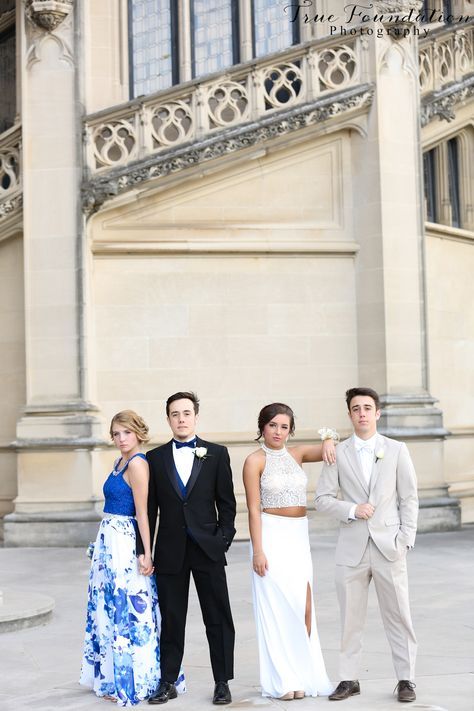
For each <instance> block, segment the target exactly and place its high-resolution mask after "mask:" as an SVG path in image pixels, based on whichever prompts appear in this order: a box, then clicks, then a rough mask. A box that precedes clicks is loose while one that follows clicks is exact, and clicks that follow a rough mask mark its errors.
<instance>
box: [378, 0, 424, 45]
mask: <svg viewBox="0 0 474 711" xmlns="http://www.w3.org/2000/svg"><path fill="white" fill-rule="evenodd" d="M422 7H423V2H422V1H421V0H394V1H393V2H388V0H387V1H386V0H375V1H374V10H375V13H376V14H377V16H379V20H380V22H381V23H382V24H383V25H384V27H387V28H393V30H394V31H393V32H391V33H390V37H391V38H392V39H394V40H399V39H401V38H402V37H405V36H406V33H404V30H408V29H410V28H411V27H412V25H414V24H415V22H416V16H417V14H418V13H419V12H420V10H421V8H422Z"/></svg>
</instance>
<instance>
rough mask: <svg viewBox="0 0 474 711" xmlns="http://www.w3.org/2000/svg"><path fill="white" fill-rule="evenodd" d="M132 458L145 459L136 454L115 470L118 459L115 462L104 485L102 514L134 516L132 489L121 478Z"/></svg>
mask: <svg viewBox="0 0 474 711" xmlns="http://www.w3.org/2000/svg"><path fill="white" fill-rule="evenodd" d="M134 457H141V458H142V459H146V457H145V455H144V454H142V453H141V452H138V453H137V454H134V455H133V457H130V459H129V460H128V461H127V462H125V465H124V466H123V467H122V469H117V466H118V463H119V462H120V458H119V459H117V461H116V462H115V464H114V468H113V470H112V472H111V473H110V474H109V476H108V478H107V480H106V482H105V484H104V496H105V505H104V513H109V514H118V515H119V516H135V501H134V500H133V492H132V488H131V486H129V485H128V484H127V482H126V481H125V479H124V478H123V475H124V472H125V471H126V469H127V467H128V465H129V463H130V462H131V460H132V459H133V458H134Z"/></svg>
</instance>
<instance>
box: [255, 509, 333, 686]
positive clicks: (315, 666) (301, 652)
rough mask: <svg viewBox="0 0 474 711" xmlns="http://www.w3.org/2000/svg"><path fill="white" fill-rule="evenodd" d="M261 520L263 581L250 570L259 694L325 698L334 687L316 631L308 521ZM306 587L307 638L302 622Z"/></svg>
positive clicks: (264, 517)
mask: <svg viewBox="0 0 474 711" xmlns="http://www.w3.org/2000/svg"><path fill="white" fill-rule="evenodd" d="M261 516H262V547H263V551H264V553H265V556H266V558H267V561H268V570H267V571H266V573H265V575H264V576H263V577H260V576H259V575H257V574H256V573H255V572H252V589H253V602H254V611H255V621H256V626H257V640H258V650H259V658H260V684H261V687H262V695H263V696H271V697H274V698H279V697H280V696H283V695H284V694H287V693H288V692H291V691H304V692H305V695H306V696H328V695H329V694H330V693H331V692H332V691H333V689H334V686H333V684H331V682H330V681H329V678H328V676H327V673H326V667H325V664H324V659H323V655H322V652H321V645H320V642H319V637H318V632H317V628H316V617H315V612H314V601H313V564H312V560H311V551H310V546H309V535H308V518H307V517H306V516H304V517H299V518H292V517H287V516H276V515H272V514H266V513H263V512H262V514H261ZM252 552H253V551H252V546H251V554H252ZM308 585H309V588H310V593H311V635H310V636H308V632H307V629H306V624H305V610H306V599H307V591H308Z"/></svg>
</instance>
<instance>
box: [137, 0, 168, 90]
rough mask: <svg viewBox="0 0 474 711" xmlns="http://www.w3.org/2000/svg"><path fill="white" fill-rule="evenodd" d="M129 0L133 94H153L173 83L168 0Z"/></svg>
mask: <svg viewBox="0 0 474 711" xmlns="http://www.w3.org/2000/svg"><path fill="white" fill-rule="evenodd" d="M130 2H131V8H132V13H131V14H132V27H131V30H130V31H131V34H132V55H133V56H132V61H133V87H132V91H133V96H140V95H141V94H153V93H154V92H155V91H159V90H160V89H166V88H168V87H169V86H171V85H172V83H173V78H172V64H171V61H172V60H171V10H170V0H130ZM171 2H174V0H171Z"/></svg>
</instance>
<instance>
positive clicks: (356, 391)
mask: <svg viewBox="0 0 474 711" xmlns="http://www.w3.org/2000/svg"><path fill="white" fill-rule="evenodd" d="M358 395H363V396H365V397H371V398H372V400H373V401H374V403H375V409H376V410H380V398H379V394H378V393H376V392H375V390H372V388H349V390H346V405H347V409H348V410H349V411H350V409H351V400H352V399H353V398H354V397H357V396H358Z"/></svg>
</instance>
